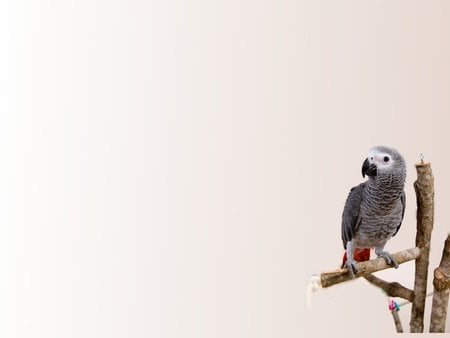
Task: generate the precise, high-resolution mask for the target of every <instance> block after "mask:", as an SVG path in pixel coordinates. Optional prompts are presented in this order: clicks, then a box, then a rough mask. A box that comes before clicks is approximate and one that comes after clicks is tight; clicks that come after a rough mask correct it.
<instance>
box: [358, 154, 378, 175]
mask: <svg viewBox="0 0 450 338" xmlns="http://www.w3.org/2000/svg"><path fill="white" fill-rule="evenodd" d="M361 172H362V176H363V177H366V175H367V176H369V177H373V176H377V166H376V165H375V164H373V163H372V164H371V163H370V162H369V159H368V158H366V160H365V161H364V163H363V166H362V169H361Z"/></svg>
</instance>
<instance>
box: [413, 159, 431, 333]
mask: <svg viewBox="0 0 450 338" xmlns="http://www.w3.org/2000/svg"><path fill="white" fill-rule="evenodd" d="M416 171H417V180H416V181H415V182H414V189H415V192H416V198H417V234H416V247H418V248H420V250H421V254H420V256H419V257H418V258H417V259H416V275H415V279H414V300H413V303H412V309H411V321H410V323H409V325H410V331H411V332H413V333H416V332H419V333H421V332H423V316H424V311H425V298H426V294H427V277H428V263H429V257H430V240H431V232H432V230H433V220H434V178H433V173H432V171H431V165H430V163H423V161H422V162H421V163H418V164H416Z"/></svg>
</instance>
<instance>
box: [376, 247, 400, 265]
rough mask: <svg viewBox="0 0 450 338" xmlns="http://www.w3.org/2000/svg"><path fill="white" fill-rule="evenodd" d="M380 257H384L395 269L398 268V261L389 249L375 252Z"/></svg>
mask: <svg viewBox="0 0 450 338" xmlns="http://www.w3.org/2000/svg"><path fill="white" fill-rule="evenodd" d="M375 253H376V254H377V256H378V257H383V258H384V260H385V261H386V263H387V264H389V265H390V266H393V267H394V268H395V269H397V268H398V263H397V262H396V261H395V259H394V258H393V257H392V256H391V255H390V254H389V252H387V251H380V252H375Z"/></svg>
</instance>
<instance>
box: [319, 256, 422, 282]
mask: <svg viewBox="0 0 450 338" xmlns="http://www.w3.org/2000/svg"><path fill="white" fill-rule="evenodd" d="M419 255H420V249H419V248H411V249H408V250H404V251H399V252H396V253H393V254H391V256H392V258H394V259H395V260H396V261H397V263H398V264H399V265H400V264H403V263H405V262H408V261H412V260H413V259H416V258H417V257H418V256H419ZM356 268H357V270H358V272H357V273H356V275H355V278H358V277H362V276H364V275H367V274H369V273H373V272H376V271H380V270H385V269H389V268H392V266H391V265H388V264H387V263H386V261H385V260H384V258H376V259H372V260H370V261H365V262H360V263H357V264H356ZM355 278H352V277H351V276H350V274H349V272H348V269H347V268H346V269H339V270H334V271H329V272H323V273H321V275H320V284H321V286H322V287H324V288H326V287H329V286H332V285H335V284H338V283H342V282H346V281H349V280H353V279H355Z"/></svg>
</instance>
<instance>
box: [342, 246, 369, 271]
mask: <svg viewBox="0 0 450 338" xmlns="http://www.w3.org/2000/svg"><path fill="white" fill-rule="evenodd" d="M353 259H354V260H355V261H357V262H364V261H368V260H369V259H370V248H366V249H355V252H354V253H353ZM346 261H347V251H346V252H344V257H342V267H344V266H345V262H346Z"/></svg>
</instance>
